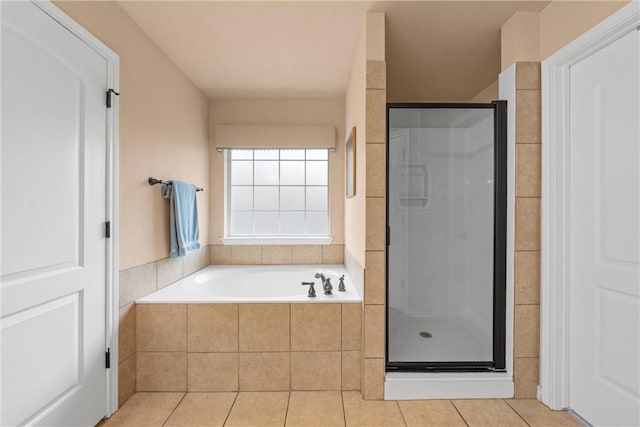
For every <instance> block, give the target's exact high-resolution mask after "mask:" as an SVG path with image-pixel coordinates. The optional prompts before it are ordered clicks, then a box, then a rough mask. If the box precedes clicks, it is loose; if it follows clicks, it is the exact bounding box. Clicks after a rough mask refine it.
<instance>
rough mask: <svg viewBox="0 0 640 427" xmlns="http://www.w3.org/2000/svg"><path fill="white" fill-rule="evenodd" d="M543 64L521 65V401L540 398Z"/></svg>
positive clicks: (517, 357) (517, 365)
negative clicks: (537, 394)
mask: <svg viewBox="0 0 640 427" xmlns="http://www.w3.org/2000/svg"><path fill="white" fill-rule="evenodd" d="M540 117H541V97H540V63H539V62H519V63H517V64H516V236H515V250H516V253H515V276H516V277H515V282H516V283H515V288H516V289H515V316H514V380H515V397H516V398H535V397H536V386H537V385H538V379H539V365H540V363H539V354H540V180H541V166H540V155H541V153H540V142H541V118H540Z"/></svg>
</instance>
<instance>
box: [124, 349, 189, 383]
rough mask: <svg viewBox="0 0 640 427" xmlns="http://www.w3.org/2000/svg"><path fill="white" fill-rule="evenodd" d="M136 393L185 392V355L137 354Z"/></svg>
mask: <svg viewBox="0 0 640 427" xmlns="http://www.w3.org/2000/svg"><path fill="white" fill-rule="evenodd" d="M136 356H137V362H136V369H137V378H136V389H137V391H186V390H187V353H185V352H140V351H139V352H138V353H136Z"/></svg>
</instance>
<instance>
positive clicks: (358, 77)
mask: <svg viewBox="0 0 640 427" xmlns="http://www.w3.org/2000/svg"><path fill="white" fill-rule="evenodd" d="M366 34H367V32H366V25H363V26H362V31H361V32H360V39H359V40H358V44H357V46H356V50H355V54H354V58H353V63H352V65H351V73H350V75H349V85H348V86H347V94H346V96H345V100H344V105H345V125H346V127H347V128H348V129H351V128H352V127H355V128H356V194H355V196H353V197H350V198H348V199H346V200H345V206H344V221H345V224H349V226H348V227H347V228H346V229H345V234H344V244H345V251H346V252H348V253H349V254H350V256H351V257H353V259H354V260H355V261H356V262H357V263H358V264H359V265H360V266H361V268H364V231H365V229H364V227H365V222H364V220H363V219H364V218H365V184H366V183H365V156H366V139H365V137H366V132H365V119H366V94H367V82H366V79H367V58H366V55H367V52H366V50H367V47H366ZM349 258H350V257H349V256H347V257H346V258H345V260H348V259H349Z"/></svg>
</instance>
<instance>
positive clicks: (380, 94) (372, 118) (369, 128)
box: [363, 89, 387, 144]
mask: <svg viewBox="0 0 640 427" xmlns="http://www.w3.org/2000/svg"><path fill="white" fill-rule="evenodd" d="M366 103H367V107H366V108H367V111H366V132H367V133H366V138H365V139H363V141H366V142H367V144H369V143H379V144H384V142H385V140H386V134H387V130H386V114H387V113H386V108H387V107H386V106H387V104H386V103H387V92H386V91H385V90H379V89H367V99H366Z"/></svg>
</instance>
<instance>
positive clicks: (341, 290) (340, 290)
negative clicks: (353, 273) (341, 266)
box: [338, 274, 347, 292]
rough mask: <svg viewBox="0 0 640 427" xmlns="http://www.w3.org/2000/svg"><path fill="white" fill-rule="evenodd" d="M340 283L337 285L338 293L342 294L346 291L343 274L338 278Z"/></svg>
mask: <svg viewBox="0 0 640 427" xmlns="http://www.w3.org/2000/svg"><path fill="white" fill-rule="evenodd" d="M338 280H340V283H338V292H344V291H346V290H347V289H346V288H345V287H344V274H343V275H342V276H340V279H338Z"/></svg>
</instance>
